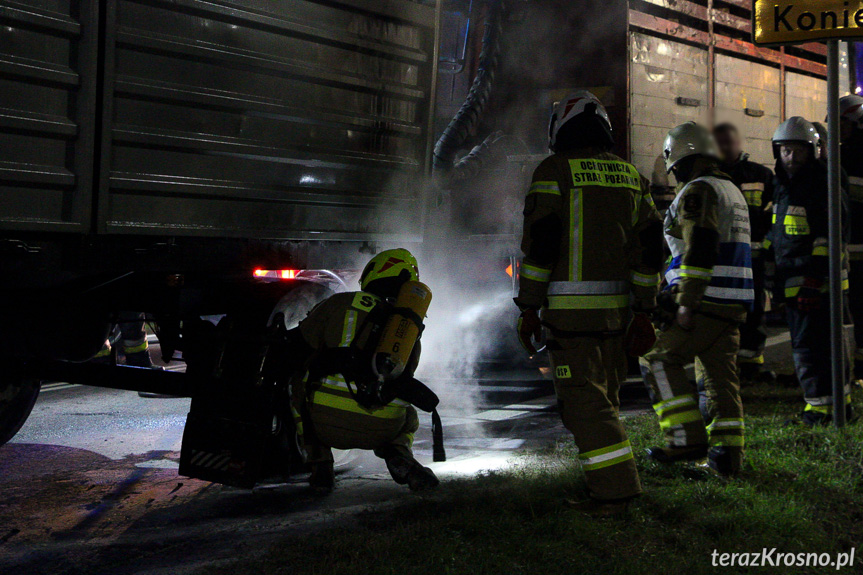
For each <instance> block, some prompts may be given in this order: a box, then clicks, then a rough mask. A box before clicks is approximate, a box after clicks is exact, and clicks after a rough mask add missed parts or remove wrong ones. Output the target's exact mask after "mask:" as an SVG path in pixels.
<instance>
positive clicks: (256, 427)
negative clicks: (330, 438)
mask: <svg viewBox="0 0 863 575" xmlns="http://www.w3.org/2000/svg"><path fill="white" fill-rule="evenodd" d="M241 318H242V319H245V318H243V316H241ZM223 322H224V323H220V324H219V327H218V329H217V332H216V333H214V334H212V337H211V338H210V339H209V340H208V341H207V342H206V343H207V344H208V345H206V346H203V347H202V349H201V350H199V353H198V354H193V357H194V358H195V360H194V361H192V362H190V363H187V374H189V375H190V376H192V377H193V378H194V379H195V391H194V392H193V393H192V406H191V409H190V410H189V416H188V418H187V420H186V428H185V430H184V432H183V447H182V451H181V454H180V470H179V472H180V474H181V475H186V476H188V477H194V478H197V479H204V480H206V481H213V482H216V483H222V484H225V485H231V486H234V487H242V488H247V489H250V488H252V487H254V486H255V485H256V484H257V483H258V482H259V481H261V480H262V479H263V478H264V476H265V475H266V474H267V473H268V471H269V469H268V465H267V464H268V461H269V460H272V459H273V458H274V453H273V445H274V442H275V441H276V439H277V433H276V432H277V431H278V429H279V428H280V427H281V419H278V418H277V414H278V413H279V412H280V410H279V409H278V406H279V405H282V404H284V405H287V403H286V402H283V401H281V400H280V394H279V389H280V387H279V386H278V385H277V384H276V382H275V381H274V380H273V379H272V378H271V377H268V376H267V375H266V374H265V373H266V368H265V360H266V359H267V356H268V351H269V344H270V341H271V339H270V337H269V334H268V333H267V332H266V331H265V330H262V329H260V328H258V327H257V325H259V324H257V325H256V324H254V323H252V322H251V321H247V322H243V321H229V320H227V319H226V320H223ZM273 329H276V328H273Z"/></svg>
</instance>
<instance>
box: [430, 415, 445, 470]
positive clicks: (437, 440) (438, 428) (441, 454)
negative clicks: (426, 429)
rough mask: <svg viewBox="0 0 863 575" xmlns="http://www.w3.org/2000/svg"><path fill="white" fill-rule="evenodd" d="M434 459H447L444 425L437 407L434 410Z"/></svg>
mask: <svg viewBox="0 0 863 575" xmlns="http://www.w3.org/2000/svg"><path fill="white" fill-rule="evenodd" d="M432 461H446V450H445V449H444V447H443V425H442V424H441V420H440V415H438V412H437V409H435V410H434V411H432Z"/></svg>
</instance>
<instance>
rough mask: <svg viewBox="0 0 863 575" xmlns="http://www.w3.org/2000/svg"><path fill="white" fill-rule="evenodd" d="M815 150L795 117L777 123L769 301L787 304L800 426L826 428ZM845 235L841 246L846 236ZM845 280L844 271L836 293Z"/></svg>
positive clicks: (821, 211) (825, 304)
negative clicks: (801, 403)
mask: <svg viewBox="0 0 863 575" xmlns="http://www.w3.org/2000/svg"><path fill="white" fill-rule="evenodd" d="M817 149H818V133H817V132H816V130H815V127H814V126H813V125H812V124H811V123H809V122H807V121H806V120H804V119H803V118H801V117H799V116H794V117H793V118H789V119H788V120H786V121H785V122H783V123H782V124H781V125H780V126H779V128H778V129H777V130H776V133H775V134H774V135H773V153H774V155H775V156H776V160H777V162H776V179H775V185H774V202H775V207H774V216H773V227H772V229H771V231H770V241H771V249H772V250H773V254H774V259H775V260H776V286H775V290H776V294H775V296H776V298H777V299H781V300H782V301H785V303H786V317H787V320H788V327H789V328H790V330H791V347H792V349H793V352H794V367H795V370H796V372H797V378H798V379H799V380H800V385H801V386H802V387H803V395H804V398H805V400H806V408H805V410H804V412H803V422H804V423H806V424H807V425H817V424H822V423H827V422H828V421H830V420H831V412H832V409H833V408H832V406H833V385H832V383H831V382H832V381H833V377H832V368H831V361H830V359H831V355H830V305H829V297H828V285H829V251H828V245H827V237H828V235H829V225H828V210H827V203H828V191H827V167H826V166H825V165H824V163H823V162H819V161H818V160H816V158H815V154H816V153H817ZM846 202H847V198H844V201H843V212H844V211H845V210H846V209H847V206H845V205H844V204H845V203H846ZM845 215H846V214H844V213H843V220H844V219H845V218H844V216H845ZM844 236H846V239H847V233H845V234H844ZM846 274H847V270H843V276H844V277H843V289H847V283H848V282H847V275H846ZM849 410H850V406H849Z"/></svg>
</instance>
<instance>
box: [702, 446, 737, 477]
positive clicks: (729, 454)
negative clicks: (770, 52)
mask: <svg viewBox="0 0 863 575" xmlns="http://www.w3.org/2000/svg"><path fill="white" fill-rule="evenodd" d="M742 463H743V449H742V448H740V447H727V446H722V447H711V448H710V451H708V452H707V465H708V466H709V467H710V469H712V470H713V471H715V472H716V473H718V474H719V475H722V476H723V477H731V476H733V475H737V474H738V473H740V466H741V464H742Z"/></svg>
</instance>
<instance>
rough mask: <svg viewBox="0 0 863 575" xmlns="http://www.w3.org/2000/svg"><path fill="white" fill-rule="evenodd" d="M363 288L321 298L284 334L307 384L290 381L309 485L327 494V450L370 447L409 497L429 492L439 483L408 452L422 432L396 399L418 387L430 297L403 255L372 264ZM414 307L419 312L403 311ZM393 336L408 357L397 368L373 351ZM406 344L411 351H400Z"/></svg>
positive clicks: (390, 253)
mask: <svg viewBox="0 0 863 575" xmlns="http://www.w3.org/2000/svg"><path fill="white" fill-rule="evenodd" d="M360 287H361V288H362V291H360V292H348V293H339V294H336V295H334V296H332V297H330V298H329V299H327V300H325V301H324V302H323V303H321V304H319V305H318V306H317V307H315V308H314V309H313V310H312V311H311V312H310V313H309V315H308V317H307V318H306V319H305V320H303V321H302V322H301V323H300V325H299V326H298V327H297V328H295V329H293V330H291V331H289V332H288V335H287V341H288V346H287V347H288V349H290V350H291V355H292V356H294V357H295V358H298V359H300V361H297V362H296V363H297V364H299V363H302V364H303V365H305V366H306V367H307V369H308V371H307V373H306V376H305V378H302V381H299V382H295V383H294V385H293V388H292V394H291V395H292V400H293V402H292V403H293V409H294V413H295V418H296V420H297V428H298V431H299V432H300V434H301V436H302V439H303V443H304V447H305V451H306V455H307V461H308V462H309V463H310V464H311V466H312V476H311V478H310V483H311V485H312V487H313V488H315V489H316V490H318V491H320V492H328V491H330V490H332V488H333V485H334V475H333V454H332V448H336V449H371V450H374V452H375V454H376V455H377V456H378V457H380V458H382V459H383V460H384V461H385V462H386V465H387V469H389V472H390V474H391V475H392V477H393V479H394V480H395V481H396V483H399V484H407V485H408V486H409V487H410V488H411V489H412V490H414V491H418V490H424V489H430V488H432V487H435V486H437V484H438V480H437V478H436V477H435V475H434V473H433V472H432V471H431V469H429V468H427V467H423V466H422V465H421V464H420V463H419V462H418V461H417V460H416V459H414V457H413V454H412V452H411V447H412V444H413V439H414V433H416V431H417V429H418V428H419V419H418V418H417V412H416V409H414V407H413V406H412V405H411V404H410V403H408V402H407V401H405V400H404V399H401V398H402V397H409V396H412V395H415V394H407V393H405V391H406V388H407V387H408V386H411V385H412V386H413V389H414V390H416V387H415V386H417V385H419V386H422V384H419V382H416V381H415V380H412V377H413V372H414V370H415V369H416V367H417V364H418V362H419V354H420V345H419V341H418V340H417V332H418V331H419V330H417V329H415V328H416V327H421V326H422V316H423V315H424V314H425V308H427V307H428V301H430V299H431V294H430V292H429V291H428V288H427V287H426V286H425V285H423V284H421V283H419V269H418V267H417V262H416V259H415V258H414V256H413V255H411V253H410V252H409V251H407V250H404V249H396V250H387V251H384V252H381V253H380V254H378V255H376V256H375V257H374V258H372V260H371V261H370V262H369V263H368V265H366V267H365V269H364V270H363V273H362V275H361V276H360ZM412 302H419V306H418V307H417V306H413V308H409V307H406V305H407V304H411V303H412ZM403 306H404V307H403ZM423 306H424V307H423ZM394 316H397V317H398V318H400V319H401V320H403V321H398V322H396V323H398V324H399V327H398V329H396V330H395V331H394V332H392V333H390V331H391V330H390V329H389V326H390V320H391V319H392V318H393V317H394ZM411 325H413V326H414V327H413V328H412V327H410V326H411ZM411 330H413V331H411ZM390 337H397V338H403V339H405V341H404V342H401V343H402V347H401V348H400V347H399V345H395V346H394V347H395V348H397V351H398V350H399V349H400V350H401V351H402V352H406V354H407V356H406V357H405V358H403V360H402V362H403V363H402V365H400V366H399V365H397V364H393V363H392V362H391V361H390V358H388V357H386V356H382V354H380V353H376V350H378V349H379V347H378V346H379V345H380V344H381V343H382V342H384V341H389V338H390ZM411 338H412V339H413V341H409V340H410V339H411ZM379 342H380V343H379ZM409 345H410V346H412V351H411V350H410V349H405V347H407V346H409ZM391 347H392V346H391ZM399 372H400V374H399ZM384 373H387V374H389V373H392V374H393V375H397V376H398V377H396V378H395V379H394V380H393V381H392V382H391V383H389V384H387V385H384V386H383V387H379V386H378V385H376V383H377V382H378V381H379V378H378V376H379V375H381V374H384ZM423 391H426V392H428V393H430V392H429V391H428V390H427V389H426V388H423ZM432 395H433V394H432Z"/></svg>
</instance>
